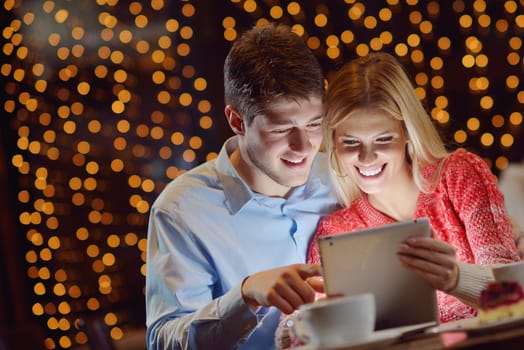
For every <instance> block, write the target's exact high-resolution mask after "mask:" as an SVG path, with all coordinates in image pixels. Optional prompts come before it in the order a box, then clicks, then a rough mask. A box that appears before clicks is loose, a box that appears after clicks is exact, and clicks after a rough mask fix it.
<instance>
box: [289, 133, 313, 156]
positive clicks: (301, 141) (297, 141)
mask: <svg viewBox="0 0 524 350" xmlns="http://www.w3.org/2000/svg"><path fill="white" fill-rule="evenodd" d="M290 137H291V139H290V147H291V148H292V149H293V150H294V151H308V150H309V149H310V148H311V140H310V135H309V133H308V132H307V131H305V130H300V129H295V130H293V132H292V133H291V135H290Z"/></svg>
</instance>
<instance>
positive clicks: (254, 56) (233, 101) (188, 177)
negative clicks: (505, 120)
mask: <svg viewBox="0 0 524 350" xmlns="http://www.w3.org/2000/svg"><path fill="white" fill-rule="evenodd" d="M224 79H225V82H224V84H225V103H226V108H225V114H226V118H227V120H228V122H229V125H230V127H231V129H232V130H233V132H234V133H235V134H236V135H235V136H234V137H232V138H231V139H229V140H227V141H226V142H225V144H224V146H223V147H222V150H221V151H220V153H219V155H218V157H217V158H216V159H215V160H212V161H210V162H207V163H204V164H202V165H200V166H199V167H197V168H195V169H193V170H191V171H189V172H187V173H186V174H184V175H182V176H180V177H178V178H177V179H175V180H174V181H172V182H171V183H170V184H169V185H168V186H167V187H166V188H165V190H164V191H163V192H162V193H161V194H160V196H159V198H158V199H157V200H156V202H155V204H154V205H153V207H152V209H151V214H150V215H151V216H150V222H149V228H148V247H147V254H148V255H147V275H146V311H147V327H148V329H147V346H148V349H150V350H152V349H210V348H213V349H233V348H239V349H271V348H274V347H275V344H274V333H275V330H276V328H277V325H278V322H279V319H280V316H281V312H284V313H287V314H288V313H292V312H293V311H294V310H296V309H297V308H298V307H299V306H300V305H302V304H304V303H308V302H312V301H313V300H314V298H315V292H322V283H321V282H320V281H319V280H318V279H316V278H314V277H316V276H318V275H319V274H320V266H319V265H318V251H317V248H316V246H315V245H314V244H313V245H311V247H310V243H312V242H314V240H312V237H313V235H314V233H315V232H316V237H318V236H320V235H325V234H335V233H337V232H341V231H346V230H348V229H356V228H364V227H369V226H377V225H382V224H384V223H389V222H394V221H398V220H404V219H413V218H417V217H421V216H427V217H428V218H429V219H430V222H431V225H432V228H433V230H434V236H435V237H436V239H430V238H428V239H417V240H413V241H409V242H406V244H405V245H403V246H402V247H400V251H399V252H400V253H405V254H404V255H401V259H402V262H403V263H404V265H405V266H406V267H407V268H409V269H411V270H413V271H414V272H415V273H417V274H419V275H421V276H422V277H423V278H424V279H426V280H427V281H428V282H429V283H430V284H431V285H433V286H434V287H435V288H437V289H439V290H441V291H442V293H441V294H440V299H439V306H440V312H441V318H442V319H443V320H445V321H446V320H451V319H456V318H461V317H468V316H470V315H472V314H473V312H474V311H473V310H472V309H470V308H469V307H467V306H466V304H469V305H472V303H473V302H474V299H475V297H476V296H477V295H478V292H479V290H480V289H481V288H483V287H484V286H485V284H486V283H487V281H488V280H491V279H492V277H491V275H490V271H489V268H486V267H485V266H484V265H489V264H495V263H507V262H510V261H516V260H518V259H519V256H518V253H517V249H516V247H515V243H514V238H513V236H512V229H511V226H510V223H509V220H508V218H507V216H506V211H505V209H504V205H503V200H502V197H501V195H500V193H499V192H498V191H497V188H496V185H495V182H494V177H493V175H492V174H491V173H490V171H489V168H488V167H487V165H486V164H485V163H484V162H483V161H482V160H481V159H480V158H478V157H477V156H474V155H472V154H470V153H467V152H465V151H459V152H454V153H451V154H448V153H447V152H446V151H445V149H444V146H443V144H442V141H441V140H440V138H439V137H438V135H437V133H436V131H435V129H434V127H433V125H432V124H431V121H430V119H429V117H428V115H427V114H426V113H425V111H424V109H423V108H422V105H421V104H420V102H419V100H418V99H417V97H416V95H415V94H414V91H413V88H412V87H411V85H410V82H409V79H408V78H407V76H406V75H405V73H404V72H403V70H402V67H401V66H400V65H399V63H398V62H397V61H396V60H394V59H393V58H392V57H391V56H388V55H386V54H374V55H370V56H368V57H366V58H362V59H358V60H355V61H353V62H351V63H349V64H348V65H346V66H345V67H344V68H343V69H342V70H340V71H339V72H338V73H337V74H336V76H335V77H334V79H333V81H331V82H330V84H329V88H328V95H327V99H326V98H325V96H324V80H323V74H322V70H321V68H320V66H319V64H318V62H317V60H316V59H315V57H314V56H313V54H312V53H311V51H310V50H309V49H308V48H307V46H306V45H305V44H304V43H303V41H302V40H301V39H300V38H299V37H298V36H297V35H295V34H293V33H292V32H291V31H290V28H289V27H287V26H283V25H273V24H269V25H266V26H263V27H256V28H253V29H252V30H250V31H248V32H246V33H245V34H244V35H243V36H242V37H240V38H239V39H238V40H237V41H236V42H235V43H234V44H233V46H232V48H231V50H230V52H229V54H228V56H227V58H226V61H225V64H224ZM322 135H324V142H325V151H326V152H325V153H324V152H320V153H318V151H319V148H320V145H321V143H322V138H323V137H322ZM330 173H331V177H332V181H330V179H329V176H330V175H329V174H330ZM399 199H401V200H399ZM340 206H342V207H343V209H340ZM321 218H323V219H322V220H321V222H320V224H319V220H320V219H321ZM317 225H318V230H317ZM316 237H315V239H316ZM308 251H309V253H308ZM306 256H307V257H308V262H310V263H304V262H305V260H306ZM452 295H453V296H452ZM454 296H456V297H459V298H460V300H461V301H462V302H464V303H465V304H464V303H462V302H461V301H459V300H457V299H455V297H454Z"/></svg>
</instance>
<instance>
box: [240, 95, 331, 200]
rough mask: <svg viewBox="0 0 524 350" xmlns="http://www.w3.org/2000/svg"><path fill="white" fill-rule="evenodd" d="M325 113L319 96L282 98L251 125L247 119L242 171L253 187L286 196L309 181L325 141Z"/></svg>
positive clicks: (266, 192) (256, 117)
mask: <svg viewBox="0 0 524 350" xmlns="http://www.w3.org/2000/svg"><path fill="white" fill-rule="evenodd" d="M322 116H323V105H322V100H321V99H319V98H311V99H302V100H298V101H292V100H285V99H280V100H277V101H276V102H275V103H273V104H272V105H271V106H270V111H268V112H266V113H265V114H260V115H257V116H255V117H254V119H253V121H252V122H251V124H250V125H246V124H245V123H244V127H245V133H244V135H242V136H241V137H240V152H241V154H242V158H243V166H244V168H246V169H241V172H242V173H243V175H244V177H247V178H246V179H245V180H246V181H247V183H248V184H249V185H250V186H251V188H252V189H253V190H254V191H256V192H259V193H263V194H266V195H270V196H285V194H286V193H287V192H288V191H289V190H290V189H291V188H292V187H295V186H300V185H303V184H304V183H305V182H306V181H307V179H308V177H309V173H310V171H311V166H312V163H313V159H314V157H315V155H316V154H317V152H318V150H319V148H320V144H321V142H322V126H321V123H322Z"/></svg>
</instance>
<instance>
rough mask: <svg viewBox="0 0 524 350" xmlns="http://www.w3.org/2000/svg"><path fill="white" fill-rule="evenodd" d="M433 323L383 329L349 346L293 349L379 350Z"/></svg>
mask: <svg viewBox="0 0 524 350" xmlns="http://www.w3.org/2000/svg"><path fill="white" fill-rule="evenodd" d="M434 324H435V323H434V322H429V323H426V324H420V325H414V326H403V327H397V328H390V329H384V330H381V331H376V332H373V334H371V336H370V337H369V338H367V339H366V340H363V341H359V342H358V343H351V344H339V345H330V346H322V347H318V346H315V345H303V346H299V347H296V348H294V350H357V349H358V350H363V349H369V348H373V349H380V348H382V347H384V346H387V345H391V344H393V343H394V342H395V341H396V340H397V339H399V338H400V337H401V336H403V335H405V334H407V333H411V332H416V331H420V332H421V333H422V332H423V330H424V329H426V328H428V327H429V326H432V325H434Z"/></svg>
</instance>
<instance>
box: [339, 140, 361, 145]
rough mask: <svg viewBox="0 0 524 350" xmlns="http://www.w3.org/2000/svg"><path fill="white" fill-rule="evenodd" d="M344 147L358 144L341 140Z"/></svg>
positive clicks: (355, 141)
mask: <svg viewBox="0 0 524 350" xmlns="http://www.w3.org/2000/svg"><path fill="white" fill-rule="evenodd" d="M342 144H343V145H344V146H358V145H359V144H360V143H359V142H358V141H357V140H342Z"/></svg>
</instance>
